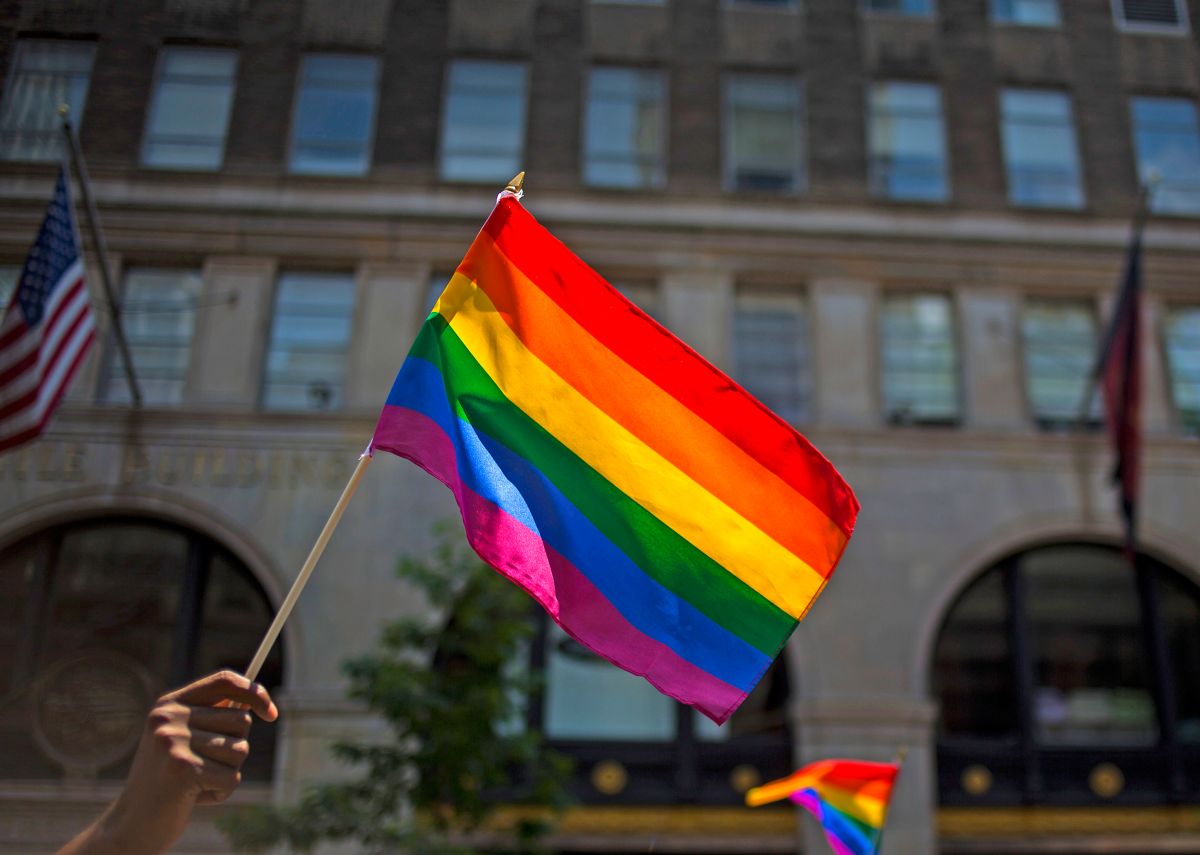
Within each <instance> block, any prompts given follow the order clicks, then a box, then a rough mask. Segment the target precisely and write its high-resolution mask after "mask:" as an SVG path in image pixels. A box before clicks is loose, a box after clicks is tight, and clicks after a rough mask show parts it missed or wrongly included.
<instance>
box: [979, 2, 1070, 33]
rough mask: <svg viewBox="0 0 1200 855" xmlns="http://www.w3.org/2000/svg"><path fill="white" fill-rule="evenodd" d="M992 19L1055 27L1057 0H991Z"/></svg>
mask: <svg viewBox="0 0 1200 855" xmlns="http://www.w3.org/2000/svg"><path fill="white" fill-rule="evenodd" d="M992 20H993V21H997V22H999V23H1003V24H1022V25H1024V26H1026V27H1057V26H1058V25H1059V23H1060V18H1059V15H1058V0H992Z"/></svg>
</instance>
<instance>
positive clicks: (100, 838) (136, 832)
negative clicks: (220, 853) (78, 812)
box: [56, 794, 186, 855]
mask: <svg viewBox="0 0 1200 855" xmlns="http://www.w3.org/2000/svg"><path fill="white" fill-rule="evenodd" d="M124 801H125V796H124V794H122V797H121V798H118V799H117V800H116V801H115V802H113V803H112V804H110V805H109V806H108V807H107V808H105V809H104V813H102V814H100V816H99V817H97V818H96V820H95V821H94V822H92V823H91V825H89V826H88V827H87V828H85V829H84V830H83V831H81V832H79V834H77V835H75V837H74V838H73V839H72V840H71V842H70V843H68V844H67V845H65V846H64V847H63V848H62V849H59V850H58V852H57V854H56V855H163V853H165V852H167V851H169V850H170V848H171V846H172V845H173V844H174V843H175V840H176V838H178V836H179V833H178V831H175V832H174V833H172V829H170V828H164V827H163V825H164V823H163V822H162V818H161V817H156V818H152V819H150V820H149V821H142V822H131V821H130V817H129V811H128V809H127V806H126V805H125V804H124ZM156 820H157V821H156ZM184 821H185V822H186V818H185V820H184ZM135 826H136V828H135ZM179 830H180V831H181V830H182V829H179Z"/></svg>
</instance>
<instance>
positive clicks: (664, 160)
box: [579, 62, 671, 193]
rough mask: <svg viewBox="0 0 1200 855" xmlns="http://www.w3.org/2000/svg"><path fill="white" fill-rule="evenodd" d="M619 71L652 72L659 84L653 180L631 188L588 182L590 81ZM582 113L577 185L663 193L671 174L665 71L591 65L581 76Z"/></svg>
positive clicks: (667, 78)
mask: <svg viewBox="0 0 1200 855" xmlns="http://www.w3.org/2000/svg"><path fill="white" fill-rule="evenodd" d="M610 69H615V70H622V71H633V72H638V73H647V72H648V73H652V74H654V75H655V76H656V77H657V79H658V83H659V88H660V98H661V102H660V103H661V106H660V109H659V111H658V114H659V117H658V151H657V152H656V155H657V156H656V158H655V160H656V163H655V169H654V174H653V177H652V179H651V180H650V181H648V182H647V183H645V184H635V185H632V186H629V185H623V184H604V183H600V184H597V183H595V182H593V181H590V180H589V179H588V128H589V127H590V124H591V104H592V80H593V76H594V74H595V72H596V71H602V70H610ZM581 103H582V105H583V110H582V114H581V116H580V122H581V129H582V132H581V133H580V135H579V137H580V139H579V148H580V153H579V170H580V182H581V183H582V184H583V186H584V187H586V188H587V189H589V190H598V191H600V192H614V193H646V192H654V191H658V190H663V189H665V188H666V186H667V182H668V179H669V173H670V165H671V164H670V139H669V137H670V130H671V116H670V112H671V81H670V77H669V73H668V70H667V69H666V68H662V67H658V66H645V65H628V64H620V63H607V62H599V63H592V64H590V65H589V66H588V68H587V73H586V74H584V75H583V100H582V102H581Z"/></svg>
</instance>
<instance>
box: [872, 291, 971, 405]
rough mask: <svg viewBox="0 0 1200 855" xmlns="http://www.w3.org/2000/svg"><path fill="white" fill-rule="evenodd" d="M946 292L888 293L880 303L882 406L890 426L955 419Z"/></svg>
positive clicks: (954, 353)
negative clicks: (881, 312) (881, 308)
mask: <svg viewBox="0 0 1200 855" xmlns="http://www.w3.org/2000/svg"><path fill="white" fill-rule="evenodd" d="M953 311H954V309H953V305H952V303H951V301H950V298H949V297H947V296H946V295H944V294H889V295H887V296H886V297H885V298H884V301H883V317H882V325H881V326H882V333H883V335H882V338H883V342H882V348H881V350H882V365H883V408H884V413H885V415H886V417H887V419H888V421H889V422H892V423H893V424H939V423H952V422H955V421H957V420H958V416H959V411H958V408H959V405H958V348H957V346H956V344H955V338H954V318H953Z"/></svg>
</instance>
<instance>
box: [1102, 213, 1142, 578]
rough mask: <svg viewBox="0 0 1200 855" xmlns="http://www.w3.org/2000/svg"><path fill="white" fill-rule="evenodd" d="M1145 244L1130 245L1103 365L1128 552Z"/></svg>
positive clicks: (1136, 455)
mask: <svg viewBox="0 0 1200 855" xmlns="http://www.w3.org/2000/svg"><path fill="white" fill-rule="evenodd" d="M1141 260H1142V246H1141V235H1140V234H1135V236H1134V239H1133V242H1132V244H1131V245H1130V247H1129V257H1128V259H1127V261H1126V266H1125V281H1124V284H1123V285H1122V286H1121V293H1120V295H1119V297H1118V298H1117V305H1116V308H1115V309H1114V310H1113V317H1112V323H1111V324H1110V325H1109V328H1108V335H1107V336H1106V338H1105V342H1104V349H1103V350H1102V351H1101V356H1100V363H1099V375H1100V387H1101V389H1103V391H1104V414H1105V418H1106V421H1107V423H1108V436H1109V439H1111V440H1112V445H1113V452H1114V454H1115V455H1116V465H1115V467H1114V469H1113V481H1114V483H1116V484H1117V486H1118V488H1119V490H1120V500H1121V515H1122V516H1123V517H1124V518H1125V550H1126V552H1127V553H1128V554H1129V555H1130V556H1131V557H1132V556H1133V555H1135V554H1136V552H1137V526H1136V523H1137V494H1138V481H1139V478H1140V475H1141V462H1140V456H1141V439H1142V347H1141V345H1142V276H1141Z"/></svg>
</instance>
